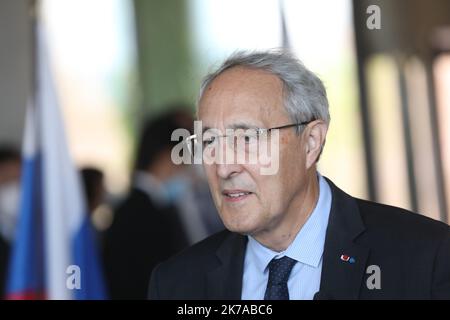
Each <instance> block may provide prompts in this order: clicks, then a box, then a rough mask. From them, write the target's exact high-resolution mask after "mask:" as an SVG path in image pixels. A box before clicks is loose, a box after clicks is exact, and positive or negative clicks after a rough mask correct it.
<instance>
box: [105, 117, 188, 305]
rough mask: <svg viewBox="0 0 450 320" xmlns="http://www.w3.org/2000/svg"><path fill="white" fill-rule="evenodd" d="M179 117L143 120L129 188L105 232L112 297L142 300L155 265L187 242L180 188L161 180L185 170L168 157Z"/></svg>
mask: <svg viewBox="0 0 450 320" xmlns="http://www.w3.org/2000/svg"><path fill="white" fill-rule="evenodd" d="M180 117H181V115H180V112H177V111H174V112H169V113H166V114H164V115H162V116H159V117H157V118H154V119H151V120H149V121H148V122H146V123H145V124H144V127H143V131H142V134H141V137H140V141H139V143H138V146H137V155H136V164H135V168H134V171H133V176H132V182H131V187H130V190H129V192H128V194H127V196H126V197H125V199H124V201H123V202H122V203H121V204H120V205H119V206H118V207H117V208H116V210H115V212H114V218H113V222H112V225H111V227H110V228H109V229H108V230H107V231H106V233H105V236H104V266H105V274H106V278H107V284H108V286H109V291H110V297H111V298H112V299H146V298H147V292H148V283H149V280H150V274H151V270H152V269H153V267H154V266H155V265H156V264H157V263H159V262H160V261H163V260H165V259H167V258H168V257H169V256H171V255H172V254H174V253H176V252H178V251H180V250H181V249H183V248H185V247H186V246H187V245H188V244H189V240H188V236H187V235H186V232H185V230H184V227H183V222H182V220H181V218H180V213H179V212H178V210H177V207H176V205H175V204H174V201H173V200H174V199H175V198H178V196H179V194H180V190H181V191H183V189H184V188H183V187H182V188H181V189H179V190H175V189H176V188H173V185H172V184H171V183H169V184H167V185H166V184H165V183H166V182H168V181H170V180H171V179H172V178H174V177H176V176H177V175H178V174H180V173H181V172H182V171H183V168H182V167H181V166H177V165H175V164H174V163H173V162H172V161H171V149H172V147H173V146H174V145H175V144H176V142H172V141H171V134H172V132H173V131H174V130H176V129H178V128H180V127H182V126H183V123H182V122H181V121H180V120H179V118H180ZM174 181H175V180H174ZM169 185H172V187H171V186H169ZM179 186H182V185H181V184H179Z"/></svg>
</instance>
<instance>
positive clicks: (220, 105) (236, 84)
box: [198, 67, 284, 125]
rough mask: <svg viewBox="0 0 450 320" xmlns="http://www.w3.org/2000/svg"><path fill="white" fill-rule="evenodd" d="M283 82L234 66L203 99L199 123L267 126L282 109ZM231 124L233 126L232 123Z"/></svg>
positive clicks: (206, 90)
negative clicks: (251, 123)
mask: <svg viewBox="0 0 450 320" xmlns="http://www.w3.org/2000/svg"><path fill="white" fill-rule="evenodd" d="M282 94H283V90H282V83H281V81H280V80H279V79H278V77H276V76H275V75H272V74H270V73H268V72H265V71H262V70H253V69H247V68H242V67H235V68H232V69H230V70H227V71H225V72H224V73H223V74H221V75H219V76H218V77H217V78H216V79H215V80H213V81H212V83H211V84H210V85H209V86H208V87H207V88H206V89H205V92H204V94H203V96H202V98H201V99H200V103H199V110H198V118H199V120H209V119H211V120H212V119H216V120H217V119H222V120H226V119H227V120H229V121H227V122H230V123H234V122H235V121H237V120H246V119H248V120H246V121H251V120H252V119H253V120H254V121H253V122H254V123H255V124H257V123H264V122H266V121H267V119H268V118H271V117H273V116H276V115H277V114H278V113H282V112H284V110H283V107H282V105H283V96H282ZM230 125H231V124H230Z"/></svg>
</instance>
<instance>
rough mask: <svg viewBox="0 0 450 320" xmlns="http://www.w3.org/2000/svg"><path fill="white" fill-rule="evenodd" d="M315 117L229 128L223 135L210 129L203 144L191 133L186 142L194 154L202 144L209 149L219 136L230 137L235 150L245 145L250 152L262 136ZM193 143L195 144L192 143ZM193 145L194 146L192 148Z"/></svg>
mask: <svg viewBox="0 0 450 320" xmlns="http://www.w3.org/2000/svg"><path fill="white" fill-rule="evenodd" d="M314 120H315V119H312V120H309V121H304V122H300V123H292V124H286V125H283V126H278V127H273V128H248V129H236V130H233V129H227V131H228V130H230V131H232V133H231V134H226V135H222V134H220V130H218V129H209V130H207V131H205V132H204V133H203V134H202V137H201V138H202V141H201V144H199V143H198V138H199V137H198V136H197V135H196V134H194V135H191V136H189V137H187V138H186V143H187V147H188V150H189V152H190V153H191V154H193V152H194V150H196V148H199V147H200V146H202V147H203V150H205V149H206V150H207V149H208V148H212V147H213V146H215V144H216V143H217V142H218V140H219V138H225V139H228V141H227V142H228V145H230V146H232V148H233V149H234V150H236V149H239V148H238V146H244V147H245V148H244V150H245V151H246V152H249V151H250V150H255V148H252V147H256V146H258V144H259V143H260V142H261V138H262V137H264V138H267V137H268V135H269V133H271V132H272V131H274V130H282V129H287V128H292V127H300V126H304V125H308V124H309V123H311V122H313V121H314ZM192 144H193V145H192ZM192 147H193V148H192Z"/></svg>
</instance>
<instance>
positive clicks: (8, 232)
mask: <svg viewBox="0 0 450 320" xmlns="http://www.w3.org/2000/svg"><path fill="white" fill-rule="evenodd" d="M20 172H21V158H20V153H19V150H18V149H16V148H15V147H12V146H6V145H5V146H0V299H2V298H3V293H4V288H5V280H6V279H5V277H6V271H7V266H8V257H9V251H10V246H11V244H12V241H13V240H14V231H15V227H16V221H17V215H18V210H19V196H20Z"/></svg>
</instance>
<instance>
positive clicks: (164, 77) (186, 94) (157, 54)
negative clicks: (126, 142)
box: [134, 0, 198, 114]
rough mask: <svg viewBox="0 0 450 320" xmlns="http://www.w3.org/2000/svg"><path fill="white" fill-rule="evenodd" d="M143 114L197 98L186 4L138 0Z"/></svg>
mask: <svg viewBox="0 0 450 320" xmlns="http://www.w3.org/2000/svg"><path fill="white" fill-rule="evenodd" d="M134 4H135V17H136V30H137V40H138V41H137V42H138V59H139V76H140V85H141V101H142V104H143V106H142V107H143V109H142V112H143V113H150V114H155V113H158V112H160V111H161V107H162V106H164V105H167V104H172V103H178V102H185V103H186V102H187V103H192V102H194V101H195V98H196V89H197V86H198V83H197V79H195V78H194V72H195V71H194V68H193V63H192V54H191V48H190V43H192V41H191V40H190V39H189V34H190V33H189V25H188V8H187V5H188V3H187V1H186V0H171V1H159V0H135V1H134Z"/></svg>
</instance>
